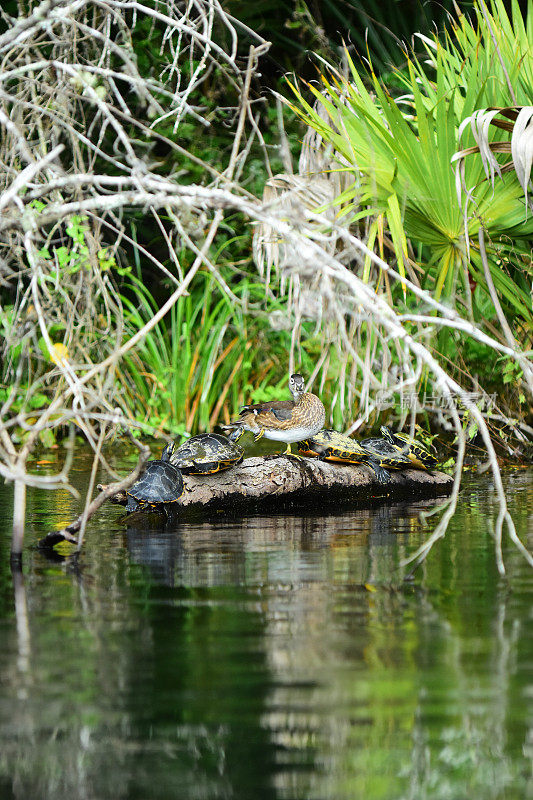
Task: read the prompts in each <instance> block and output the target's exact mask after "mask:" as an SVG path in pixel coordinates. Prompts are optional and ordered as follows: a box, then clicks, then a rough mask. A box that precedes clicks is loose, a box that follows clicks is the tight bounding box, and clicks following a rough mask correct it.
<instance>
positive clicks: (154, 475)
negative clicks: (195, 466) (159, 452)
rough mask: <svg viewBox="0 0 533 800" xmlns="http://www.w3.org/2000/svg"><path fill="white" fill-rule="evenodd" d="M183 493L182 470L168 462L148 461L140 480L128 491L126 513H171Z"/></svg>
mask: <svg viewBox="0 0 533 800" xmlns="http://www.w3.org/2000/svg"><path fill="white" fill-rule="evenodd" d="M182 493H183V478H182V476H181V472H180V470H179V469H178V468H177V467H175V466H174V465H173V464H170V463H169V462H168V461H163V460H154V461H147V463H146V466H145V468H144V472H143V474H142V475H141V477H140V478H139V480H138V481H137V482H136V483H134V484H133V486H131V487H130V488H129V489H127V490H126V511H128V512H131V511H164V512H165V513H167V514H168V513H169V512H170V510H171V508H172V505H171V504H173V503H176V502H177V501H178V500H179V498H180V497H181V495H182Z"/></svg>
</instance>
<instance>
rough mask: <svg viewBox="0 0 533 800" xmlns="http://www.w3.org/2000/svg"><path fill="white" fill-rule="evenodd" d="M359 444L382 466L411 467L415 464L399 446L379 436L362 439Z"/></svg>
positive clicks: (388, 467) (392, 467) (391, 467)
mask: <svg viewBox="0 0 533 800" xmlns="http://www.w3.org/2000/svg"><path fill="white" fill-rule="evenodd" d="M359 444H360V445H361V447H362V448H363V449H364V450H365V451H366V452H367V453H368V454H369V455H371V456H373V457H374V458H375V459H376V461H377V462H378V464H379V465H380V466H382V467H386V468H387V469H409V467H412V466H414V465H413V462H412V461H411V459H410V458H409V457H408V456H407V455H405V454H404V453H402V452H401V451H400V450H398V448H397V447H395V446H394V445H392V444H391V443H390V442H388V441H387V440H386V439H381V438H379V437H376V438H372V439H361V441H360V442H359Z"/></svg>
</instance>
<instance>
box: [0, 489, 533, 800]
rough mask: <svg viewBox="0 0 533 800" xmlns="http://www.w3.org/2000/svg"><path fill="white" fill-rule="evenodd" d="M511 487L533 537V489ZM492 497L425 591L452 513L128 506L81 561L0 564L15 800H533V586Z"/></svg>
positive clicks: (109, 518) (2, 766) (104, 516)
mask: <svg viewBox="0 0 533 800" xmlns="http://www.w3.org/2000/svg"><path fill="white" fill-rule="evenodd" d="M508 480H509V486H512V492H510V495H509V496H510V502H511V503H512V505H513V510H514V512H515V519H516V521H517V527H518V530H519V532H520V533H521V535H522V536H523V537H526V536H527V535H530V533H531V531H530V529H529V528H528V525H529V522H530V520H529V519H528V511H527V509H528V508H531V507H532V500H533V496H532V485H531V478H530V477H527V476H526V477H524V475H523V474H522V475H511V476H510V477H509V479H508ZM0 503H1V498H0ZM491 503H492V499H491V492H490V485H488V483H485V485H484V486H483V485H481V484H480V483H479V482H476V481H472V482H471V485H470V487H469V488H467V490H466V491H465V493H464V497H463V502H462V504H461V508H460V510H459V512H458V515H457V518H456V520H454V526H453V527H452V529H451V530H450V532H449V534H448V536H447V538H446V539H445V541H444V542H443V543H442V547H440V548H439V549H438V550H437V551H436V552H435V554H434V555H432V556H431V558H430V559H429V561H428V563H427V564H426V565H425V567H424V568H423V570H421V571H420V572H419V573H417V575H416V579H415V581H414V582H413V583H411V584H407V585H406V584H404V583H402V581H401V570H400V569H399V564H400V561H401V559H402V558H404V557H405V556H406V555H407V554H408V553H409V552H412V551H413V550H414V549H415V548H416V546H417V545H418V544H419V543H420V541H421V539H422V537H423V536H424V535H427V534H426V532H425V531H424V530H423V529H422V528H421V526H420V523H419V521H418V512H419V510H420V509H421V508H422V507H426V508H427V507H428V506H429V504H430V501H427V502H425V503H423V504H422V503H417V504H414V505H408V504H403V505H394V506H382V507H378V508H374V509H371V508H368V509H363V508H359V509H355V510H354V509H346V510H343V511H341V510H339V512H338V513H335V514H330V515H328V516H319V515H317V514H313V513H309V514H306V515H303V516H302V515H284V516H281V515H280V516H270V517H263V516H251V517H247V518H242V519H231V518H228V517H227V516H224V515H218V516H217V517H216V518H215V519H213V520H210V521H206V522H198V523H187V524H182V525H180V526H178V527H173V528H167V529H156V530H147V529H146V528H144V527H137V528H135V527H133V526H132V525H130V526H129V527H124V526H123V525H122V524H119V523H117V522H116V519H117V512H116V509H111V510H109V509H107V510H103V511H102V513H101V515H100V517H99V518H98V519H97V520H95V521H94V524H93V525H92V527H91V530H90V531H88V538H87V542H86V545H87V549H86V551H85V555H84V559H83V562H82V565H81V569H80V570H76V569H74V568H73V564H72V563H71V562H70V563H69V562H68V561H67V562H66V563H65V564H57V563H55V564H54V563H51V562H48V561H46V560H45V559H44V558H43V557H42V556H41V555H40V554H38V553H30V554H29V562H27V568H26V574H25V575H24V576H23V575H22V574H20V573H19V574H18V575H14V576H13V579H12V578H11V576H10V575H9V574H8V572H6V570H5V569H4V567H2V564H1V562H0V620H1V625H2V633H3V636H2V642H3V646H2V649H1V650H0V681H1V684H2V687H3V688H2V692H1V694H0V796H1V797H2V798H4V797H6V798H10V797H15V798H17V800H19V798H20V800H22V798H24V800H26V798H39V799H40V798H43V799H44V800H47V799H48V798H52V797H53V798H54V800H61V799H62V798H63V797H64V798H67V797H68V798H69V800H71V798H73V797H75V798H87V799H89V798H98V799H99V800H100V799H101V800H105V799H106V798H111V797H113V798H117V800H121V799H122V798H169V797H184V798H189V797H190V798H199V799H200V800H203V799H205V800H211V798H215V799H216V798H233V797H235V798H241V797H242V798H248V797H254V798H255V797H259V798H273V800H274V799H275V800H278V799H279V800H282V799H284V798H287V799H288V798H291V799H296V798H302V800H303V798H305V799H306V800H307V798H317V800H318V798H320V799H321V800H322V798H334V799H335V800H337V799H339V800H340V799H342V798H350V800H351V799H352V798H354V797H362V796H365V797H368V798H369V800H376V799H378V798H387V800H391V798H406V799H407V798H413V800H415V799H416V800H420V799H423V798H432V800H435V799H436V800H448V798H450V799H451V798H460V797H467V796H468V797H480V798H481V797H482V798H484V800H485V798H488V800H503V799H504V798H505V800H508V799H509V798H515V797H516V798H519V797H520V798H523V797H527V796H528V792H529V793H530V794H531V789H532V788H533V783H532V780H531V756H532V742H533V733H532V731H533V681H532V677H531V676H532V667H533V644H532V643H533V637H532V636H531V634H532V633H533V631H532V627H533V617H532V616H531V600H532V599H533V576H532V575H531V572H530V571H529V569H528V568H527V567H526V566H525V564H524V562H522V561H521V560H520V558H519V557H518V555H516V554H515V553H514V552H513V551H512V550H511V549H509V551H508V552H507V553H506V559H507V563H508V566H509V572H510V576H511V579H510V581H509V583H505V582H502V581H501V580H500V579H499V578H498V575H497V572H496V569H495V566H494V556H493V552H492V544H491V542H490V539H489V538H488V537H487V532H486V519H487V516H488V515H489V513H491ZM36 505H39V503H37V501H36ZM0 508H1V506H0ZM40 513H41V514H45V513H46V514H47V523H46V524H47V525H49V524H50V519H51V518H52V517H53V515H54V513H60V514H62V515H65V513H68V512H67V511H66V510H65V508H63V507H62V508H61V509H60V511H59V512H56V511H54V508H53V506H52V505H51V504H50V506H49V507H48V508H43V507H42V502H41V504H40ZM42 533H43V532H42V531H39V535H42ZM6 537H7V534H6ZM2 541H3V540H2ZM2 547H4V548H6V549H7V551H8V539H7V538H6V539H5V541H4V542H3V544H2ZM1 555H2V553H0V556H1Z"/></svg>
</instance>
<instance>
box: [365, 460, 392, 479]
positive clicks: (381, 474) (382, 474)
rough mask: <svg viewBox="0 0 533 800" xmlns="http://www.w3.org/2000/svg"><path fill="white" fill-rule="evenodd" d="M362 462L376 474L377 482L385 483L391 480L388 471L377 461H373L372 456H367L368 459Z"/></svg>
mask: <svg viewBox="0 0 533 800" xmlns="http://www.w3.org/2000/svg"><path fill="white" fill-rule="evenodd" d="M363 464H366V466H367V467H370V469H371V470H372V471H373V472H374V475H375V476H376V480H377V482H378V483H381V484H387V483H390V482H391V476H390V472H389V471H388V470H386V469H383V467H381V466H380V465H379V464H378V462H377V461H374V459H373V458H369V459H368V461H363Z"/></svg>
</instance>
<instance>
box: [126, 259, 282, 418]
mask: <svg viewBox="0 0 533 800" xmlns="http://www.w3.org/2000/svg"><path fill="white" fill-rule="evenodd" d="M130 289H131V291H132V292H133V296H134V299H131V297H123V303H124V308H125V323H126V330H127V331H128V333H129V334H130V335H133V334H134V333H135V332H136V331H137V330H139V329H140V328H141V327H142V326H143V325H144V324H145V323H146V322H148V321H149V320H150V319H151V318H152V317H153V315H154V313H155V312H156V311H157V306H156V303H155V300H154V298H153V297H152V295H151V294H150V291H149V290H148V288H147V287H146V286H144V284H143V283H142V282H141V281H140V280H138V279H133V281H132V284H131V287H130ZM237 291H238V293H239V295H240V297H241V299H243V301H244V304H243V306H236V305H235V303H234V302H233V301H232V300H231V298H229V297H228V296H227V295H226V294H224V293H223V291H221V289H220V288H219V287H218V286H217V284H216V282H215V280H214V279H213V278H212V277H211V276H210V275H209V274H207V273H200V275H199V276H198V277H197V279H196V281H195V283H194V285H193V289H192V291H191V293H190V294H189V295H188V296H185V297H180V298H179V300H178V301H177V303H176V304H175V305H174V306H173V308H172V309H171V310H170V312H169V313H168V315H167V316H166V318H165V319H163V320H161V321H160V322H159V324H157V325H156V326H155V327H154V328H152V329H151V331H150V332H149V333H148V334H147V335H146V336H145V337H144V339H143V340H142V341H141V342H140V344H139V345H138V346H137V347H136V348H135V350H134V351H133V352H130V353H128V354H127V355H126V356H125V358H124V361H123V363H122V366H121V368H120V372H119V376H118V377H119V380H120V383H121V384H122V387H123V392H124V400H125V404H126V406H127V407H128V408H129V409H130V413H132V415H134V416H135V417H136V418H137V419H138V420H139V421H142V422H146V423H149V424H151V425H154V426H155V427H157V428H159V429H160V430H164V431H166V432H169V433H172V434H179V433H185V432H189V433H190V432H195V431H199V430H200V431H204V430H211V429H212V428H213V427H214V425H215V424H216V423H217V422H218V421H225V422H228V421H229V420H230V418H231V417H232V416H234V415H235V414H236V413H237V412H238V410H239V408H240V407H241V406H242V405H243V404H244V403H245V402H248V401H250V400H253V401H256V402H258V401H261V400H266V399H269V398H271V397H272V392H274V394H276V392H277V393H278V394H279V393H280V392H283V391H284V389H285V388H286V382H287V375H286V370H287V353H288V349H286V348H288V347H289V346H290V334H289V333H287V332H286V331H282V332H277V331H273V330H272V329H271V328H270V326H269V322H268V315H267V314H265V313H261V312H257V311H256V312H255V313H252V314H250V313H249V312H248V308H249V304H250V301H253V300H254V299H257V298H259V297H261V298H263V297H264V287H263V286H260V285H258V284H255V283H253V282H252V281H251V280H250V281H246V280H243V281H242V282H241V284H240V286H239V287H238V289H237Z"/></svg>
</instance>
